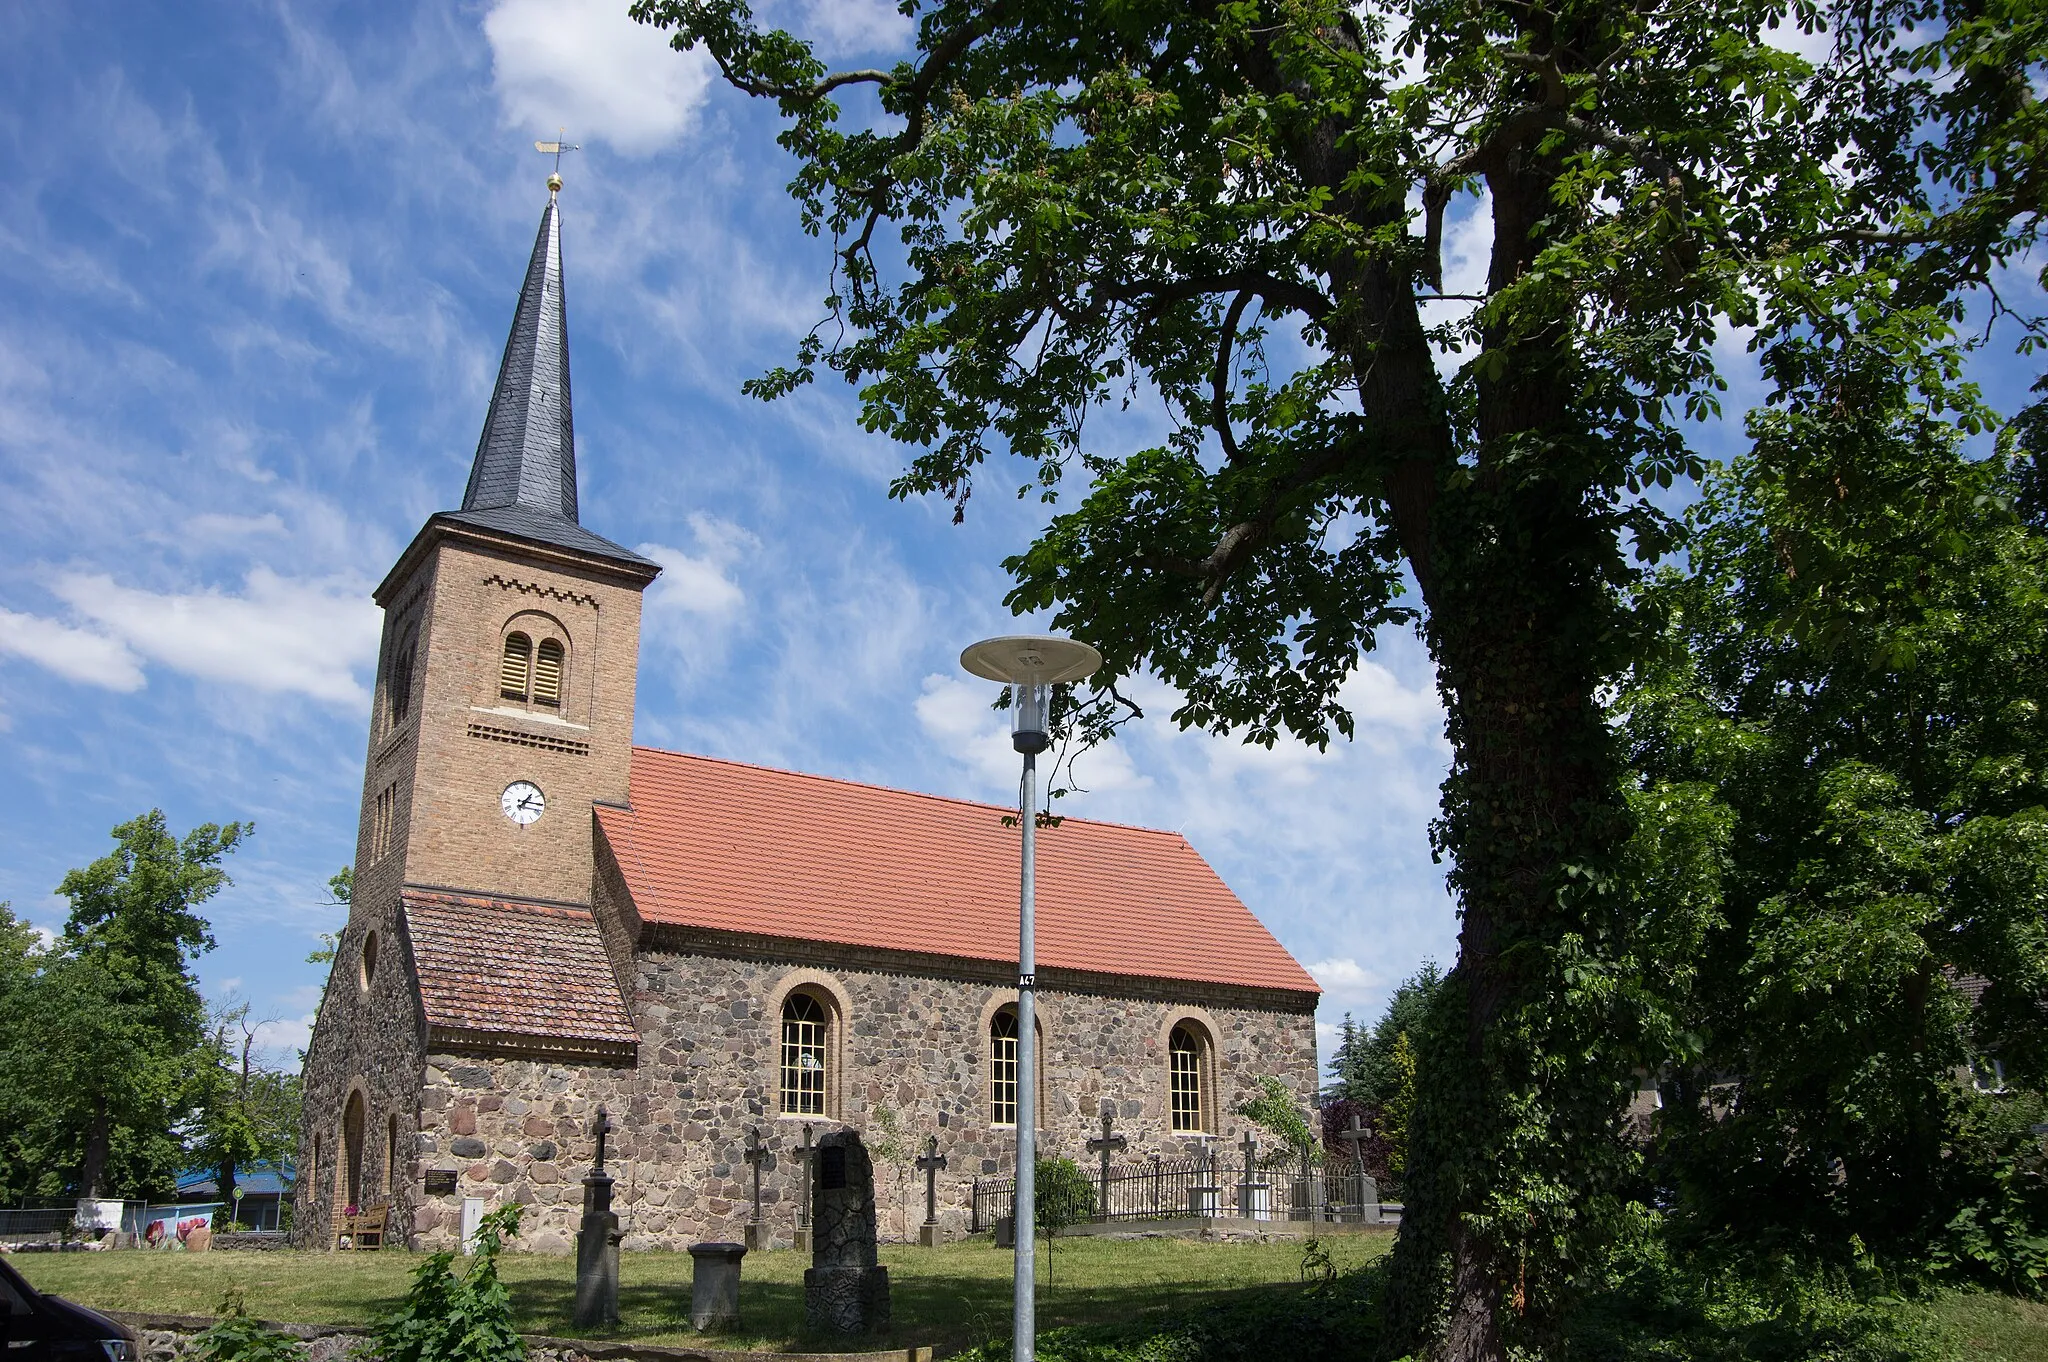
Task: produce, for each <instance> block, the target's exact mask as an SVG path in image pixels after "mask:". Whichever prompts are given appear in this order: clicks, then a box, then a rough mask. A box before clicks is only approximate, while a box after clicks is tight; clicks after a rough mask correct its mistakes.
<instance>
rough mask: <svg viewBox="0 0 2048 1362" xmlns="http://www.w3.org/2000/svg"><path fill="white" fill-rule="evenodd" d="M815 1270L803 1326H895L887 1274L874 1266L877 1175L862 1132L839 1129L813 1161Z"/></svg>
mask: <svg viewBox="0 0 2048 1362" xmlns="http://www.w3.org/2000/svg"><path fill="white" fill-rule="evenodd" d="M810 1163H811V1167H810V1173H811V1197H810V1201H811V1266H810V1267H809V1269H808V1270H806V1271H805V1273H804V1323H805V1324H806V1325H807V1326H809V1327H810V1328H812V1329H818V1330H830V1331H833V1332H836V1333H842V1334H865V1333H873V1332H876V1331H878V1330H882V1329H886V1328H888V1327H889V1269H888V1268H886V1267H881V1266H879V1265H878V1264H877V1263H876V1260H875V1170H874V1165H873V1164H872V1163H870V1162H869V1160H868V1151H867V1148H866V1147H865V1146H864V1145H862V1144H861V1142H860V1136H859V1134H858V1133H856V1132H854V1131H851V1130H835V1131H833V1132H832V1133H831V1134H829V1135H826V1136H825V1137H824V1138H823V1139H821V1140H819V1141H818V1143H817V1146H816V1148H815V1149H814V1150H813V1152H812V1155H811V1160H810Z"/></svg>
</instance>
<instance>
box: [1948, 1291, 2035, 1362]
mask: <svg viewBox="0 0 2048 1362" xmlns="http://www.w3.org/2000/svg"><path fill="white" fill-rule="evenodd" d="M1934 1313H1935V1314H1936V1315H1937V1316H1939V1317H1940V1319H1941V1322H1942V1324H1943V1325H1944V1326H1945V1327H1946V1328H1947V1330H1948V1334H1949V1340H1950V1342H1951V1343H1952V1344H1953V1345H1954V1346H1955V1348H1956V1349H1957V1350H1958V1351H1959V1352H1961V1353H1962V1355H1963V1356H1964V1357H1966V1358H1970V1359H1971V1360H1972V1362H1976V1360H1977V1359H1980V1358H1981V1359H1986V1360H1987V1362H1989V1359H1998V1360H1999V1362H2048V1305H2037V1304H2035V1303H2034V1302H2032V1301H2023V1300H2014V1299H2013V1298H2012V1297H2011V1296H1995V1295H1992V1294H1991V1293H1989V1292H1975V1291H1973V1292H1960V1291H1958V1292H1953V1293H1951V1294H1949V1295H1946V1296H1943V1297H1942V1298H1941V1300H1940V1301H1939V1302H1938V1303H1937V1304H1936V1305H1935V1308H1934Z"/></svg>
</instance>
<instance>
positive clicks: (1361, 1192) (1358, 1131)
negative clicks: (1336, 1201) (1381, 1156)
mask: <svg viewBox="0 0 2048 1362" xmlns="http://www.w3.org/2000/svg"><path fill="white" fill-rule="evenodd" d="M1337 1138H1338V1139H1340V1140H1342V1141H1344V1143H1346V1144H1348V1145H1350V1146H1351V1177H1352V1188H1353V1190H1354V1191H1355V1192H1357V1194H1358V1196H1357V1201H1358V1218H1359V1219H1360V1220H1363V1221H1364V1222H1365V1223H1367V1224H1369V1225H1377V1224H1379V1223H1380V1184H1379V1180H1378V1179H1376V1178H1374V1177H1373V1175H1372V1174H1370V1173H1368V1172H1366V1171H1365V1142H1366V1141H1367V1140H1370V1139H1371V1138H1372V1130H1371V1129H1370V1128H1369V1127H1367V1126H1364V1125H1361V1124H1360V1123H1359V1120H1358V1112H1357V1111H1356V1110H1354V1111H1353V1112H1352V1113H1351V1126H1350V1128H1349V1129H1347V1130H1340V1131H1338V1132H1337ZM1347 1199H1348V1198H1347Z"/></svg>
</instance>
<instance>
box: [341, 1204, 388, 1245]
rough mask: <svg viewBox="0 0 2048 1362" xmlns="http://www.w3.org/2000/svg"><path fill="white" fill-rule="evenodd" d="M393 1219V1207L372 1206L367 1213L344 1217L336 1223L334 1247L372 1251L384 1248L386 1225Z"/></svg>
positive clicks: (361, 1212)
mask: <svg viewBox="0 0 2048 1362" xmlns="http://www.w3.org/2000/svg"><path fill="white" fill-rule="evenodd" d="M390 1218H391V1207H390V1206H389V1205H388V1204H387V1205H383V1206H372V1207H371V1208H370V1209H369V1210H367V1211H358V1212H356V1213H355V1214H354V1215H342V1216H340V1217H338V1218H337V1219H336V1221H335V1230H334V1246H335V1247H336V1248H338V1249H372V1248H379V1249H380V1248H383V1247H384V1225H385V1222H387V1221H388V1220H389V1219H390Z"/></svg>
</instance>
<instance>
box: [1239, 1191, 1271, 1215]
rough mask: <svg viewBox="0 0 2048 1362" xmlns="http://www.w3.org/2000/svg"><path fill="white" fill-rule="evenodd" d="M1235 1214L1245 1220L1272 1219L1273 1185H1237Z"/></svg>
mask: <svg viewBox="0 0 2048 1362" xmlns="http://www.w3.org/2000/svg"><path fill="white" fill-rule="evenodd" d="M1237 1213H1238V1214H1239V1215H1241V1216H1243V1217H1244V1218H1245V1219H1247V1220H1271V1219H1272V1218H1273V1184H1272V1183H1270V1182H1240V1183H1239V1184H1237Z"/></svg>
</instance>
